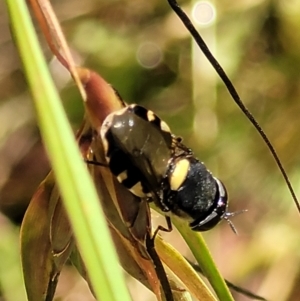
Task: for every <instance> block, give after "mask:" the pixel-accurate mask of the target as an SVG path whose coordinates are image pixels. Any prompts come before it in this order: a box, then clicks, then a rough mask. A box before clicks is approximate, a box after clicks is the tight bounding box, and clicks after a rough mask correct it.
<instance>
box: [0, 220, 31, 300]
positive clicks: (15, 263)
mask: <svg viewBox="0 0 300 301" xmlns="http://www.w3.org/2000/svg"><path fill="white" fill-rule="evenodd" d="M0 237H1V239H0V285H1V290H2V294H3V297H4V298H5V300H6V301H16V300H18V301H25V300H27V298H26V293H25V287H24V281H23V278H22V271H21V260H20V254H19V250H18V249H19V248H18V247H19V242H18V231H17V227H15V226H13V225H12V224H11V223H10V222H9V221H8V220H7V219H6V218H4V217H3V216H2V215H0Z"/></svg>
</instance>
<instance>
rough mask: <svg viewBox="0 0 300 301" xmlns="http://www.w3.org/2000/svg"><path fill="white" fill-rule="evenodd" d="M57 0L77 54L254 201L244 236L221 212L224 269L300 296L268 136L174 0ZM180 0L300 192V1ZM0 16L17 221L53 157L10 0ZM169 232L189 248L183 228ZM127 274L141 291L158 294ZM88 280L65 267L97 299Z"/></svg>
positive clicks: (274, 293)
mask: <svg viewBox="0 0 300 301" xmlns="http://www.w3.org/2000/svg"><path fill="white" fill-rule="evenodd" d="M52 3H53V5H54V8H55V11H56V12H57V15H58V18H59V20H60V21H61V23H62V26H63V28H64V31H65V34H66V36H67V39H68V41H69V43H70V46H71V48H72V51H73V52H74V57H75V58H76V60H77V62H78V63H79V64H81V65H85V66H87V67H90V68H92V69H94V70H96V71H98V72H99V73H100V74H101V75H102V76H103V77H104V78H106V79H107V81H109V82H110V83H111V84H112V85H113V86H114V87H115V88H116V89H117V90H118V91H119V93H120V94H121V95H122V97H123V98H124V99H125V100H126V101H128V102H130V103H140V104H142V105H144V106H146V107H147V108H150V109H152V110H154V111H155V112H156V113H157V114H158V115H159V116H161V117H162V118H163V119H164V120H165V121H166V122H167V123H168V124H169V125H170V127H171V129H172V130H173V132H174V133H176V134H177V135H180V136H183V137H184V141H185V143H186V144H187V145H188V146H190V147H192V148H193V149H194V151H195V153H196V154H197V156H198V157H199V158H200V159H201V160H202V161H204V162H205V163H206V165H207V167H208V168H209V169H210V170H211V171H212V172H213V174H214V175H215V176H217V177H218V178H220V179H221V180H222V181H223V182H224V183H225V185H226V187H227V189H228V192H229V196H230V210H231V211H236V210H241V209H245V208H246V209H248V212H247V213H245V214H243V215H240V216H238V217H236V218H234V220H233V221H234V224H235V226H236V227H237V229H238V232H239V235H238V236H236V235H234V234H233V233H232V231H231V230H230V228H229V227H228V225H227V224H226V223H222V224H221V225H220V226H218V227H217V228H216V229H214V230H212V231H210V232H209V233H205V238H206V239H207V242H208V244H209V246H210V249H211V252H212V253H213V256H214V258H215V260H216V262H217V264H218V266H219V268H220V270H221V271H222V274H223V275H224V277H225V278H227V279H229V280H230V281H232V282H234V283H236V284H238V285H241V286H243V287H246V288H248V289H250V290H252V291H254V292H256V293H258V294H261V295H262V296H264V297H266V298H268V299H269V300H279V301H284V300H290V301H292V300H299V299H300V288H299V285H298V283H299V280H300V278H299V276H300V275H299V266H300V265H299V263H300V262H299V261H300V252H299V250H300V231H299V229H300V216H299V213H297V211H296V207H295V205H294V204H293V201H292V197H291V196H290V195H289V193H288V190H287V188H286V185H285V183H284V181H283V178H282V176H281V175H280V173H279V170H278V168H277V167H276V165H275V163H274V160H273V159H272V157H271V155H270V153H269V151H268V149H267V148H266V146H265V144H264V143H263V141H262V139H261V138H260V137H259V136H258V134H257V133H256V132H255V130H254V128H253V126H252V125H251V124H250V122H249V121H247V120H246V118H245V117H244V116H243V115H242V113H241V112H240V111H239V109H238V108H237V106H236V105H235V104H234V103H233V101H232V99H231V98H230V97H229V95H228V93H227V91H226V89H225V88H224V85H223V84H222V83H221V82H220V80H219V79H218V77H217V76H216V75H215V73H214V71H213V70H212V68H211V67H210V66H209V65H208V64H207V63H206V62H205V60H204V59H203V56H202V54H201V52H200V50H199V49H198V48H196V47H195V46H193V45H192V43H191V38H190V36H189V34H188V33H187V31H186V30H185V29H184V27H183V26H182V24H181V23H180V21H179V19H178V18H177V17H176V16H175V14H174V13H173V12H172V11H171V9H170V7H169V6H168V5H167V1H166V0H151V1H146V0H139V1H137V0H130V1H129V0H123V1H122V0H114V1H104V0H103V1H96V0H86V1H79V0H56V1H52ZM180 3H181V4H182V5H183V8H185V10H186V11H187V12H188V13H189V15H190V16H192V15H193V16H194V20H196V21H197V20H198V22H199V21H201V22H200V23H202V24H199V25H198V26H199V30H200V32H201V33H202V34H203V36H204V38H205V39H206V41H207V42H208V44H209V45H210V47H211V49H212V50H213V51H214V53H215V55H216V57H217V59H218V60H219V62H220V63H221V65H222V66H223V67H224V68H225V70H226V71H227V72H228V75H229V76H230V78H231V79H232V81H233V83H234V85H235V87H236V88H237V90H238V91H239V93H240V96H241V97H242V99H243V101H244V103H245V104H246V105H247V106H248V107H249V109H250V111H251V112H252V113H253V115H254V116H255V117H256V119H257V120H258V121H259V123H260V125H261V126H262V127H263V129H264V130H265V132H266V133H267V135H268V137H269V138H270V140H271V141H272V143H273V145H274V147H275V148H276V150H277V151H278V154H279V156H280V158H281V160H282V163H283V164H284V166H285V168H286V171H287V173H288V175H289V177H290V180H291V181H292V184H293V185H294V188H295V190H296V194H297V195H298V196H299V197H300V186H299V180H300V172H299V165H300V157H299V155H298V154H299V142H300V134H299V129H300V118H299V117H300V72H299V70H300V55H299V53H300V9H299V8H300V0H294V1H263V0H256V1H247V0H240V1H234V0H225V1H215V2H214V3H212V2H207V3H198V2H196V1H194V2H193V1H182V2H180ZM199 5H200V6H199ZM0 24H1V26H0V122H1V123H0V209H1V211H2V212H3V213H4V214H6V215H7V216H9V217H10V219H11V220H12V221H14V222H15V223H17V224H18V223H20V222H21V220H22V216H23V214H24V210H25V209H26V207H27V205H28V202H29V201H30V198H31V196H32V194H33V193H34V191H35V189H36V187H37V185H38V184H39V183H40V182H41V181H42V179H43V178H44V176H45V175H46V174H47V172H48V171H49V168H50V167H49V164H48V162H47V158H46V155H45V152H44V149H43V146H42V143H41V140H40V136H39V132H38V127H37V125H36V122H35V114H34V109H33V106H32V102H31V98H30V94H29V92H28V88H27V85H26V81H25V79H24V75H23V72H22V68H21V64H20V59H19V57H18V53H17V50H16V48H15V45H14V42H13V39H12V37H11V34H10V30H9V23H8V18H7V13H6V10H5V6H4V4H3V2H1V3H0ZM41 42H42V44H43V45H44V46H43V47H44V49H45V54H46V56H47V59H48V60H49V64H50V68H51V70H52V72H53V77H54V79H55V81H56V83H57V87H58V89H59V90H60V92H61V97H62V100H63V102H64V105H65V107H66V110H67V112H68V115H69V118H70V121H71V123H72V125H73V127H74V131H76V129H77V128H78V127H79V125H80V122H81V120H82V116H83V109H82V105H81V100H80V98H79V96H78V92H77V91H76V88H75V87H74V85H73V83H72V82H70V81H69V78H68V75H67V74H66V72H65V71H64V70H63V69H62V68H61V66H60V65H59V64H58V63H57V62H56V61H55V60H53V59H52V57H51V54H50V52H49V50H48V48H47V46H46V45H45V43H44V40H43V38H42V37H41ZM5 223H7V221H6V222H5ZM165 237H166V239H168V240H170V242H171V243H174V245H175V246H176V247H177V248H178V249H180V250H181V251H182V253H184V254H185V255H186V256H190V254H189V252H188V250H187V249H186V247H185V245H184V244H183V243H182V242H181V241H178V239H177V236H176V233H172V234H168V235H167V236H165ZM175 237H176V239H174V238H175ZM0 260H3V259H2V258H0ZM131 282H132V281H131ZM131 285H132V287H134V289H133V288H132V292H133V293H132V294H133V295H134V296H135V297H136V298H135V300H151V298H152V296H151V294H150V295H149V299H147V298H148V297H145V296H144V295H143V294H144V291H143V290H142V292H141V293H139V290H137V289H135V285H136V284H132V283H131ZM82 287H84V288H82ZM139 288H140V287H139ZM141 289H142V288H141ZM87 291H88V289H87V288H86V286H85V284H84V282H80V278H79V276H78V275H77V274H76V273H74V272H73V270H72V268H67V269H66V271H65V272H64V273H63V275H62V278H61V281H60V287H59V290H58V298H60V299H59V300H93V299H92V297H91V296H90V295H89V294H88V292H87ZM235 296H236V300H240V301H242V300H247V298H246V297H243V296H240V295H235Z"/></svg>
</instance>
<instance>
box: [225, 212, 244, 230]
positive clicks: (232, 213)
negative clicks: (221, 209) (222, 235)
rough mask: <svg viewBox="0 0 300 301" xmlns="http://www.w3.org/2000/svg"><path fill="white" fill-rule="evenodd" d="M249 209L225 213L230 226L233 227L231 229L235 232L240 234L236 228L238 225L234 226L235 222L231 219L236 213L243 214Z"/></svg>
mask: <svg viewBox="0 0 300 301" xmlns="http://www.w3.org/2000/svg"><path fill="white" fill-rule="evenodd" d="M247 211H248V210H247V209H244V210H239V211H235V212H226V213H225V214H224V216H223V217H222V218H223V219H224V220H225V221H226V222H227V223H228V225H229V227H230V228H231V230H232V231H233V233H234V234H236V235H238V231H237V229H236V227H235V226H234V224H233V222H232V221H231V220H230V218H231V217H234V216H236V215H239V214H242V213H245V212H247Z"/></svg>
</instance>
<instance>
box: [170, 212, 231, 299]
mask: <svg viewBox="0 0 300 301" xmlns="http://www.w3.org/2000/svg"><path fill="white" fill-rule="evenodd" d="M172 222H173V223H174V225H175V226H176V228H177V229H178V230H179V232H180V234H181V235H182V237H183V238H184V240H185V242H186V243H187V244H188V246H189V248H190V250H191V251H192V253H193V255H194V256H195V258H196V260H197V262H198V264H199V266H200V267H201V269H202V271H203V273H204V274H205V276H206V277H207V279H208V280H209V282H210V284H211V286H212V287H213V289H214V291H215V292H216V294H217V296H218V297H219V299H220V300H222V301H234V300H233V297H232V295H231V293H230V291H229V289H228V287H227V285H226V283H225V281H224V278H223V277H222V276H221V274H220V273H219V271H218V269H217V267H216V265H215V263H214V261H213V259H212V257H211V254H210V252H209V250H208V248H207V245H206V243H205V241H204V239H203V238H202V236H201V235H200V234H199V233H197V232H194V231H192V230H191V229H189V228H188V227H187V225H186V221H184V220H181V219H180V218H178V217H173V218H172Z"/></svg>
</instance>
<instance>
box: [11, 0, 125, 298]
mask: <svg viewBox="0 0 300 301" xmlns="http://www.w3.org/2000/svg"><path fill="white" fill-rule="evenodd" d="M6 3H7V7H8V11H9V15H10V20H11V24H12V28H13V31H14V34H15V39H16V43H17V46H18V48H19V53H20V56H21V59H22V62H23V65H24V70H25V73H26V77H27V80H28V83H29V86H30V89H31V92H32V95H33V99H34V103H35V107H36V113H37V118H38V122H39V126H40V130H41V134H42V137H43V141H44V144H45V147H46V149H47V152H48V155H49V158H50V161H51V164H52V167H53V170H54V173H55V176H56V180H57V183H58V186H59V189H60V192H61V195H62V198H63V201H64V205H65V208H66V210H67V213H68V216H69V219H70V222H71V225H72V227H73V231H74V234H75V237H76V239H77V243H78V247H79V250H80V252H81V255H82V257H83V260H84V262H85V264H86V267H87V271H88V274H89V277H90V280H91V283H92V285H93V289H94V293H95V295H96V297H97V298H98V299H99V300H106V301H107V300H114V301H117V300H120V301H121V300H122V301H129V300H131V299H130V296H129V294H128V290H127V288H126V285H125V282H124V279H123V276H122V273H121V269H120V267H119V265H118V260H117V255H116V252H115V249H114V246H113V242H112V239H111V237H110V233H109V231H108V227H107V225H106V221H105V217H104V214H103V212H102V210H101V207H100V203H99V200H98V196H97V193H96V190H95V187H94V186H93V183H92V181H91V178H90V176H89V174H88V171H87V168H86V166H85V165H84V163H83V160H82V159H81V157H80V153H79V150H78V147H77V145H76V141H75V139H74V136H73V133H72V130H71V127H70V125H69V123H68V121H67V118H66V115H65V113H64V111H63V107H62V104H61V102H60V99H59V96H58V93H57V91H56V89H55V87H54V84H53V81H52V79H51V77H50V75H49V72H48V69H47V65H46V63H45V60H44V57H43V55H42V52H41V49H40V46H39V44H38V40H37V37H36V34H35V32H34V28H33V25H32V22H31V19H30V15H29V12H28V8H27V6H26V3H25V0H6Z"/></svg>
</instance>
